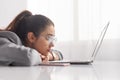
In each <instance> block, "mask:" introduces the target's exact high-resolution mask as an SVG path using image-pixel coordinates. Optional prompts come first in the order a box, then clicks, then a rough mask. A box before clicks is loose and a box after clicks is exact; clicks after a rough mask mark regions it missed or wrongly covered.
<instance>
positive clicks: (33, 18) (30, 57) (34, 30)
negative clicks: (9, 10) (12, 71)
mask: <svg viewBox="0 0 120 80" xmlns="http://www.w3.org/2000/svg"><path fill="white" fill-rule="evenodd" d="M54 40H55V30H54V23H53V22H52V21H51V20H50V19H49V18H47V17H46V16H43V15H32V13H31V12H30V11H27V10H25V11H23V12H21V13H20V14H19V15H18V16H16V18H15V19H14V20H13V21H12V22H11V23H10V24H9V25H8V27H7V28H6V29H5V30H1V31H0V65H19V66H22V65H23V66H30V65H38V64H40V63H42V62H47V61H50V60H61V59H63V57H62V54H61V53H60V52H59V51H57V50H52V49H51V48H52V47H54V44H53V42H54Z"/></svg>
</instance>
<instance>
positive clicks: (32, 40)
mask: <svg viewBox="0 0 120 80" xmlns="http://www.w3.org/2000/svg"><path fill="white" fill-rule="evenodd" d="M27 38H28V41H29V42H30V43H34V42H35V40H36V37H35V35H34V33H33V32H28V34H27Z"/></svg>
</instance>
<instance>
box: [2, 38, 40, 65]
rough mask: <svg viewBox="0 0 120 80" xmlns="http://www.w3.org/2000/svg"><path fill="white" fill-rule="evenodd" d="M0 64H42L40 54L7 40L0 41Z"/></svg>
mask: <svg viewBox="0 0 120 80" xmlns="http://www.w3.org/2000/svg"><path fill="white" fill-rule="evenodd" d="M1 41H2V44H0V62H4V61H5V62H6V63H4V64H5V65H18V66H31V65H38V64H40V63H41V62H42V60H41V57H40V53H38V52H37V51H36V50H35V49H32V48H29V47H25V46H22V45H17V44H15V43H12V42H10V41H9V40H8V39H5V38H3V39H0V42H1Z"/></svg>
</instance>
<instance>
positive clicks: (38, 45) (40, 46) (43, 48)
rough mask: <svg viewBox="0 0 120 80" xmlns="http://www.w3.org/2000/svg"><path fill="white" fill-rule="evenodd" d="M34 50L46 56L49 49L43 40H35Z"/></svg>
mask: <svg viewBox="0 0 120 80" xmlns="http://www.w3.org/2000/svg"><path fill="white" fill-rule="evenodd" d="M34 48H35V49H36V50H37V51H38V52H40V53H41V54H44V55H45V54H47V53H48V48H49V44H48V42H47V41H45V40H42V39H41V40H37V41H36V42H35V44H34Z"/></svg>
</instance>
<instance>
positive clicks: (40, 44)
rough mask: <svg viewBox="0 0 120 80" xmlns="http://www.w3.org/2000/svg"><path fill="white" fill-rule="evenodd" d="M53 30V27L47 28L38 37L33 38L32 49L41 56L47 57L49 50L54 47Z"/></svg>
mask: <svg viewBox="0 0 120 80" xmlns="http://www.w3.org/2000/svg"><path fill="white" fill-rule="evenodd" d="M54 37H55V30H54V27H53V26H48V27H47V28H46V29H45V30H44V31H43V32H42V33H41V34H40V35H39V36H38V37H35V38H36V39H34V42H33V43H32V47H33V48H34V49H36V50H37V51H38V52H40V53H41V54H42V55H47V54H48V52H50V50H51V48H52V47H54V44H53V40H54Z"/></svg>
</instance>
